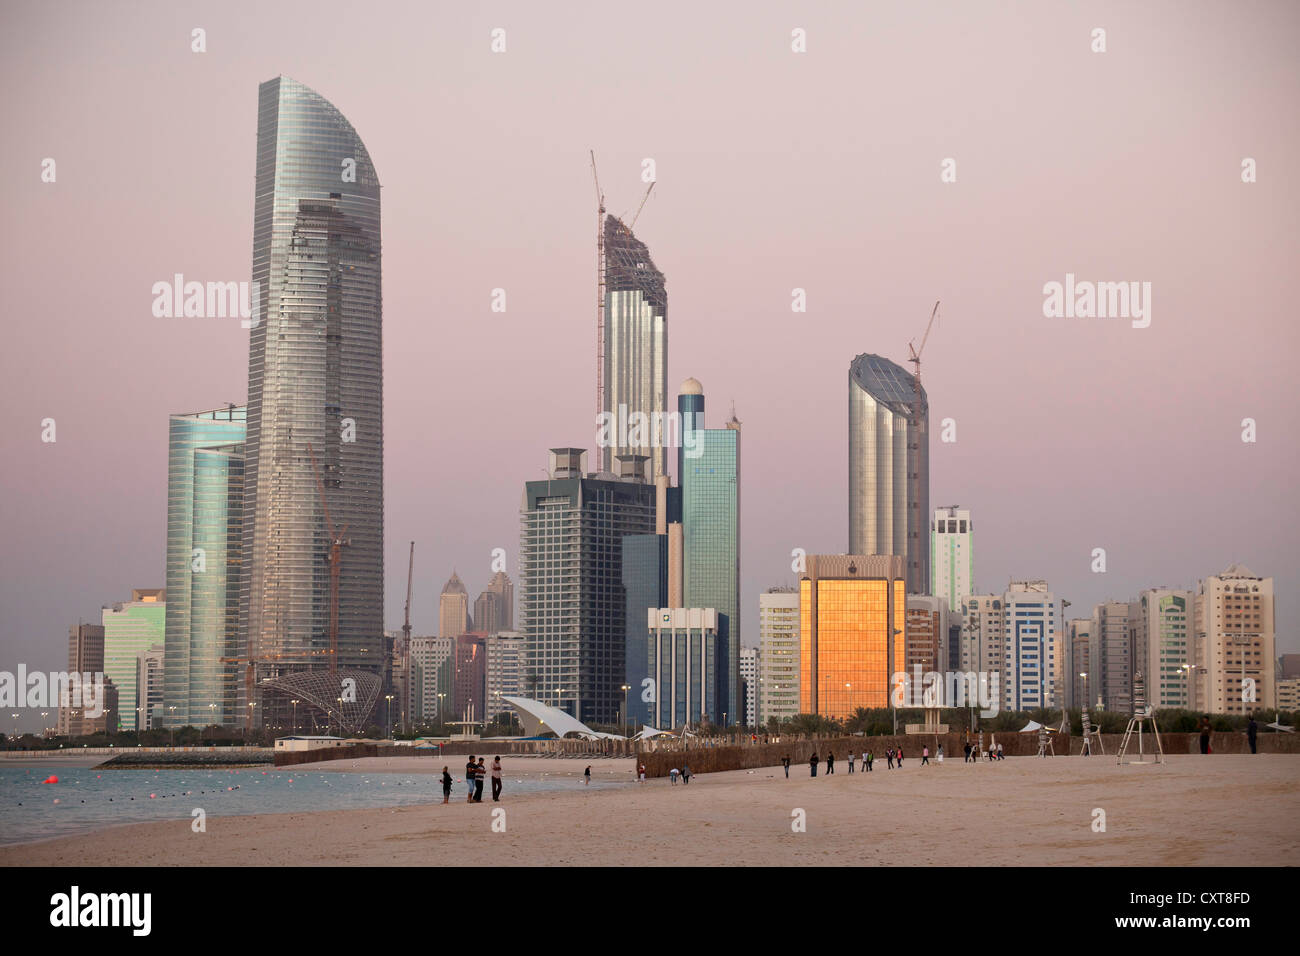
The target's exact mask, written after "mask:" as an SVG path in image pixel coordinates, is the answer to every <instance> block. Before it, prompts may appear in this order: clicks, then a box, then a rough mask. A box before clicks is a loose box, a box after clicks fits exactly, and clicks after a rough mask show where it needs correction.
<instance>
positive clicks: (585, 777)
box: [582, 764, 591, 787]
mask: <svg viewBox="0 0 1300 956" xmlns="http://www.w3.org/2000/svg"><path fill="white" fill-rule="evenodd" d="M582 785H583V786H584V787H589V786H591V764H587V769H586V770H584V771H582Z"/></svg>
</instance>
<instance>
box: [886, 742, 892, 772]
mask: <svg viewBox="0 0 1300 956" xmlns="http://www.w3.org/2000/svg"><path fill="white" fill-rule="evenodd" d="M885 759H886V760H888V761H889V769H890V770H893V769H894V748H893V747H886V748H885Z"/></svg>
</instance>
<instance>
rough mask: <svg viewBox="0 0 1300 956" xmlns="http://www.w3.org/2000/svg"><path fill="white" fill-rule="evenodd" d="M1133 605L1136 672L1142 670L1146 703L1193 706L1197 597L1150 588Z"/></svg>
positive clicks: (1132, 622) (1180, 591) (1152, 704)
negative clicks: (1192, 681)
mask: <svg viewBox="0 0 1300 956" xmlns="http://www.w3.org/2000/svg"><path fill="white" fill-rule="evenodd" d="M1132 607H1133V610H1134V613H1133V614H1132V615H1131V628H1132V632H1133V659H1134V662H1135V663H1134V674H1135V676H1136V674H1137V672H1139V671H1140V672H1141V673H1142V677H1143V681H1144V683H1145V685H1146V702H1147V703H1148V704H1150V705H1151V706H1153V707H1158V708H1159V707H1187V708H1190V707H1191V705H1192V704H1191V692H1190V687H1191V677H1190V675H1191V673H1192V669H1191V668H1190V667H1189V666H1188V665H1190V664H1194V663H1195V661H1194V660H1193V657H1192V655H1193V653H1194V652H1195V642H1196V640H1195V632H1194V617H1195V596H1194V595H1193V594H1192V592H1191V591H1187V590H1179V589H1177V588H1149V589H1147V590H1145V591H1143V592H1142V593H1141V594H1139V595H1138V599H1137V601H1136V602H1134V603H1133V605H1132Z"/></svg>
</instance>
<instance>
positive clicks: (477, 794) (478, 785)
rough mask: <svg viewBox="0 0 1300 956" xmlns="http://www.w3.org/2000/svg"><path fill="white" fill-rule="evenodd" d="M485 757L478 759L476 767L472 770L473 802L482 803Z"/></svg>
mask: <svg viewBox="0 0 1300 956" xmlns="http://www.w3.org/2000/svg"><path fill="white" fill-rule="evenodd" d="M485 763H487V757H479V758H478V765H477V766H476V767H475V768H474V802H475V803H482V802H483V781H484V780H486V779H487V767H485V766H484V764H485Z"/></svg>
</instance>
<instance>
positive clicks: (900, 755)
mask: <svg viewBox="0 0 1300 956" xmlns="http://www.w3.org/2000/svg"><path fill="white" fill-rule="evenodd" d="M895 756H896V757H898V769H899V770H902V769H903V748H902V747H899V748H898V753H897V754H895Z"/></svg>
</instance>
